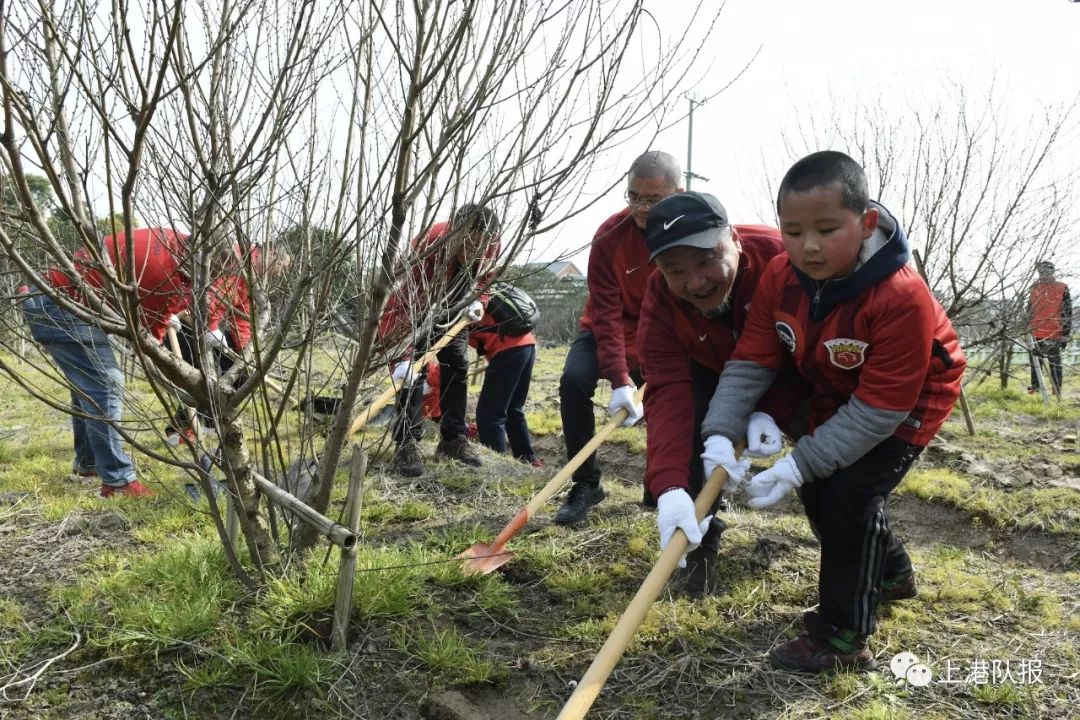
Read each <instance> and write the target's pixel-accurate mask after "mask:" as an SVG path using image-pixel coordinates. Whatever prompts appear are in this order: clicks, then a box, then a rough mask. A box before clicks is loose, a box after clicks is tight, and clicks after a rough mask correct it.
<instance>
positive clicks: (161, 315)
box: [48, 228, 220, 340]
mask: <svg viewBox="0 0 1080 720" xmlns="http://www.w3.org/2000/svg"><path fill="white" fill-rule="evenodd" d="M186 240H187V235H183V234H180V233H177V232H174V231H173V230H172V229H170V228H139V229H138V230H134V231H133V232H132V233H131V248H132V252H133V254H134V268H135V273H134V277H135V281H136V284H137V285H138V288H139V290H138V297H139V311H140V313H139V314H140V321H141V322H142V323H143V324H144V325H145V326H146V328H147V330H149V331H150V333H151V334H153V335H154V336H155V337H157V338H158V339H159V340H160V339H161V338H163V337H164V336H165V329H166V327H167V323H168V319H169V316H170V315H175V314H176V313H179V312H182V311H184V310H186V309H188V307H190V305H191V281H190V279H189V278H188V277H187V275H186V274H185V273H184V272H183V271H182V270H181V268H180V263H181V261H182V259H183V256H184V253H185V241H186ZM102 247H103V249H104V251H105V252H107V253H108V256H109V259H110V260H111V262H112V264H113V266H114V267H115V268H116V272H117V275H119V276H120V277H124V276H125V274H126V273H125V272H123V271H122V268H121V263H123V262H125V261H126V259H127V238H126V237H125V235H124V234H123V233H119V234H117V235H109V236H108V237H106V238H105V239H104V240H103V241H102ZM72 259H73V260H74V261H75V266H76V269H77V270H78V271H79V274H80V275H82V277H83V279H84V280H85V281H86V282H87V284H89V285H90V286H91V287H94V288H99V289H100V288H102V287H104V281H103V278H102V276H101V273H100V272H99V270H98V269H97V268H95V267H94V266H93V265H92V264H91V263H92V260H91V258H90V254H89V253H88V252H87V251H86V249H85V248H80V249H79V250H77V251H76V252H75V254H74V255H73V256H72ZM48 278H49V282H50V283H51V284H52V285H53V287H56V288H62V289H64V290H65V291H66V292H68V293H69V294H70V295H71V296H72V297H73V298H74V299H75V300H78V301H82V300H83V298H82V297H81V296H80V294H79V293H78V292H77V291H76V290H75V287H74V284H73V282H72V280H71V278H70V277H68V275H67V274H66V273H64V272H63V271H62V270H60V269H58V268H53V269H51V270H50V271H49V273H48ZM218 312H220V310H219V311H218ZM212 314H213V313H212ZM218 319H219V320H220V315H219V316H218Z"/></svg>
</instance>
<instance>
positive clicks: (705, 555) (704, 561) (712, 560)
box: [680, 547, 720, 598]
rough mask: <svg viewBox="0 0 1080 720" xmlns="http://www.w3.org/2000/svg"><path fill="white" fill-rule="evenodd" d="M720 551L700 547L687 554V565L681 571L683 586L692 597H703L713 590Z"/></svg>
mask: <svg viewBox="0 0 1080 720" xmlns="http://www.w3.org/2000/svg"><path fill="white" fill-rule="evenodd" d="M719 557H720V553H719V552H717V551H716V550H712V549H710V548H706V547H699V548H697V549H695V550H694V551H693V552H689V553H687V554H686V567H685V568H683V569H682V570H681V571H680V574H681V576H682V586H683V590H685V591H686V594H687V595H689V596H690V597H692V598H703V597H705V596H706V595H708V594H709V593H711V592H712V591H713V587H714V586H715V584H716V562H717V559H718V558H719Z"/></svg>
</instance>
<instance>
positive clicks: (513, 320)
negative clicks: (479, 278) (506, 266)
mask: <svg viewBox="0 0 1080 720" xmlns="http://www.w3.org/2000/svg"><path fill="white" fill-rule="evenodd" d="M488 296H489V298H488V305H487V311H488V314H489V315H490V316H491V318H492V319H493V320H494V321H495V324H494V325H492V326H490V327H485V328H484V330H487V331H495V332H498V333H499V336H500V337H506V336H508V335H509V336H511V337H519V336H521V335H524V334H525V333H527V332H531V331H532V330H533V328H535V327H536V322H537V321H538V320H539V319H540V308H539V307H537V305H536V301H535V300H533V299H532V297H530V296H529V293H527V292H525V291H524V290H522V289H521V288H519V287H515V286H514V285H511V284H510V283H503V282H498V283H495V284H493V285H492V286H491V287H490V288H489V289H488Z"/></svg>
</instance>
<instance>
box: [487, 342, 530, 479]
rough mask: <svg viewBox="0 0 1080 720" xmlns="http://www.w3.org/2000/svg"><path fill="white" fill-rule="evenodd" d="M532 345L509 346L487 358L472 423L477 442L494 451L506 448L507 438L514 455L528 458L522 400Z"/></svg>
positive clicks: (527, 387)
mask: <svg viewBox="0 0 1080 720" xmlns="http://www.w3.org/2000/svg"><path fill="white" fill-rule="evenodd" d="M535 361H536V346H535V345H522V346H520V347H515V348H509V349H507V350H503V351H502V352H500V353H498V354H496V355H495V357H493V358H491V362H489V363H488V366H487V370H486V371H485V372H484V386H483V387H482V388H480V396H479V397H478V398H477V399H476V427H477V431H478V434H479V438H480V442H481V443H483V444H484V445H486V446H488V447H489V448H491V449H492V450H494V451H496V452H506V445H507V441H509V443H510V452H512V453H513V454H514V457H515V458H518V459H522V458H524V459H526V460H529V461H531V460H532V459H533V458H534V457H535V456H534V455H533V447H532V438H531V437H530V436H529V424H528V423H527V422H526V421H525V400H526V399H527V398H528V397H529V385H530V383H531V382H532V370H533V364H534V363H535Z"/></svg>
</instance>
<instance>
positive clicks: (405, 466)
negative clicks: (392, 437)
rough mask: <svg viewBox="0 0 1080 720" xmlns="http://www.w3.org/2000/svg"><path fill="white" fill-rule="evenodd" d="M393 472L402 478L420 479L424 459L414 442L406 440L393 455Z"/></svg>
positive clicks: (422, 472)
mask: <svg viewBox="0 0 1080 720" xmlns="http://www.w3.org/2000/svg"><path fill="white" fill-rule="evenodd" d="M393 467H394V472H395V473H397V474H398V475H401V476H402V477H420V476H421V475H423V474H424V458H423V457H421V455H420V446H419V445H417V444H416V441H415V440H406V441H405V442H403V443H401V444H400V445H398V448H397V452H396V453H394V463H393Z"/></svg>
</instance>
